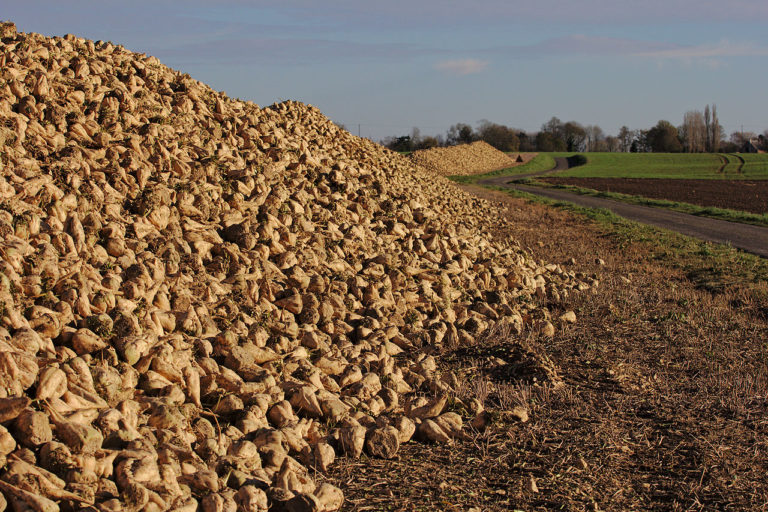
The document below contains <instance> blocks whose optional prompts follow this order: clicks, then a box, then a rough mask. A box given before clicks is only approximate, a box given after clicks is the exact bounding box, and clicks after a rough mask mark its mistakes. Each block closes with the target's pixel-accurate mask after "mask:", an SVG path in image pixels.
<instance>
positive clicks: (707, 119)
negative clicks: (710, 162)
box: [704, 105, 713, 153]
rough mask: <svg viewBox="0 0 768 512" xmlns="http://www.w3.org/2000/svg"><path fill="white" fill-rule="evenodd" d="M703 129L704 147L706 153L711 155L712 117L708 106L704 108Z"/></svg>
mask: <svg viewBox="0 0 768 512" xmlns="http://www.w3.org/2000/svg"><path fill="white" fill-rule="evenodd" d="M704 129H705V135H704V138H705V142H704V146H705V148H706V151H707V152H710V153H712V147H713V144H712V115H711V113H710V111H709V105H707V106H706V107H704Z"/></svg>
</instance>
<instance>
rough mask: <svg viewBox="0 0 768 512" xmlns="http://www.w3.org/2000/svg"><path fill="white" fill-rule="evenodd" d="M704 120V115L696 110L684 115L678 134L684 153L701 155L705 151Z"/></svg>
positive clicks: (705, 134)
mask: <svg viewBox="0 0 768 512" xmlns="http://www.w3.org/2000/svg"><path fill="white" fill-rule="evenodd" d="M704 119H705V118H704V114H702V113H701V112H700V111H698V110H689V111H688V112H686V113H685V116H684V117H683V125H682V126H681V127H680V130H679V132H680V135H681V137H682V139H683V148H684V150H685V151H686V152H688V153H701V152H703V151H704V150H705V146H706V138H707V133H706V123H705V120H704Z"/></svg>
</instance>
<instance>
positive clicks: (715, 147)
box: [709, 103, 723, 153]
mask: <svg viewBox="0 0 768 512" xmlns="http://www.w3.org/2000/svg"><path fill="white" fill-rule="evenodd" d="M709 129H710V134H709V139H710V140H711V141H712V148H711V151H712V152H713V153H717V152H718V151H720V142H721V141H722V139H723V127H722V126H720V120H719V119H718V118H717V105H715V104H714V103H713V104H712V124H711V125H710V128H709Z"/></svg>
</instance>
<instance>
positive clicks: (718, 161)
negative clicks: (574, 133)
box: [551, 153, 768, 180]
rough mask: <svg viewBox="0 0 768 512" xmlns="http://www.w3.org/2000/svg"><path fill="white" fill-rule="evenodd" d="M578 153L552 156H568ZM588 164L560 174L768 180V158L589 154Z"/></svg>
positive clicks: (603, 176) (711, 155) (740, 155)
mask: <svg viewBox="0 0 768 512" xmlns="http://www.w3.org/2000/svg"><path fill="white" fill-rule="evenodd" d="M574 154H576V153H551V155H552V156H568V155H574ZM585 156H586V157H587V163H586V164H585V165H581V166H578V167H573V168H571V169H568V170H567V171H563V172H561V173H558V176H562V177H573V178H666V179H729V180H742V179H751V180H761V179H768V155H765V154H757V155H749V154H709V153H695V154H689V153H586V154H585Z"/></svg>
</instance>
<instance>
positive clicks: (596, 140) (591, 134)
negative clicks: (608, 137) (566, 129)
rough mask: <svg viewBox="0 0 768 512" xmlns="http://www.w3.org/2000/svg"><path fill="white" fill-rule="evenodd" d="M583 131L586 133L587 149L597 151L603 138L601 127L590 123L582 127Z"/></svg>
mask: <svg viewBox="0 0 768 512" xmlns="http://www.w3.org/2000/svg"><path fill="white" fill-rule="evenodd" d="M584 131H585V132H586V135H587V151H597V150H598V149H599V146H600V142H601V141H602V140H603V139H604V138H605V134H604V133H603V129H602V128H600V127H599V126H597V125H596V124H590V125H587V126H586V127H585V128H584Z"/></svg>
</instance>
